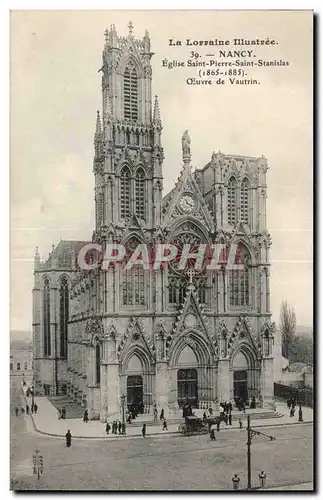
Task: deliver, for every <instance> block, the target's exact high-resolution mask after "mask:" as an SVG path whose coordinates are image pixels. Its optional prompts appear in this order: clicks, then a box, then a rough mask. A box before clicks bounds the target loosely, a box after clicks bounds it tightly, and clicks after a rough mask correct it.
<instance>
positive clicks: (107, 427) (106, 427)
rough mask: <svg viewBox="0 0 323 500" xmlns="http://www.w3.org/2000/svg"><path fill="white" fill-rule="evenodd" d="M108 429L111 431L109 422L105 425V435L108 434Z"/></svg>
mask: <svg viewBox="0 0 323 500" xmlns="http://www.w3.org/2000/svg"><path fill="white" fill-rule="evenodd" d="M110 429H111V425H110V424H109V422H107V425H106V426H105V432H106V433H107V434H109V432H110Z"/></svg>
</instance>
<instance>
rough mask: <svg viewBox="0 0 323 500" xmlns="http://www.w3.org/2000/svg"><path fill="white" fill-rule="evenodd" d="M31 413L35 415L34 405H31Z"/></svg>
mask: <svg viewBox="0 0 323 500" xmlns="http://www.w3.org/2000/svg"><path fill="white" fill-rule="evenodd" d="M30 413H34V405H33V404H31V405H30Z"/></svg>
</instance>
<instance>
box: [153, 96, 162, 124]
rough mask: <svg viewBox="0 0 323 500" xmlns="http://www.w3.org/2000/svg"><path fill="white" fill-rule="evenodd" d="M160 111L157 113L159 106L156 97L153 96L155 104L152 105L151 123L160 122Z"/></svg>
mask: <svg viewBox="0 0 323 500" xmlns="http://www.w3.org/2000/svg"><path fill="white" fill-rule="evenodd" d="M160 121H161V120H160V111H159V104H158V97H157V95H155V103H154V114H153V122H154V123H157V122H160Z"/></svg>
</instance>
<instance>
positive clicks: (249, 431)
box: [247, 415, 276, 490]
mask: <svg viewBox="0 0 323 500" xmlns="http://www.w3.org/2000/svg"><path fill="white" fill-rule="evenodd" d="M247 422H248V425H247V436H248V440H247V466H248V486H247V490H251V489H252V488H251V441H252V438H253V437H254V436H265V437H267V438H269V439H270V441H274V440H275V439H276V438H274V437H273V436H269V435H268V434H265V433H264V432H260V431H255V430H254V429H252V428H251V426H250V415H248V417H247ZM262 472H263V471H262ZM265 478H266V475H265ZM259 480H260V475H259Z"/></svg>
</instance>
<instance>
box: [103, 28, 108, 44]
mask: <svg viewBox="0 0 323 500" xmlns="http://www.w3.org/2000/svg"><path fill="white" fill-rule="evenodd" d="M104 36H105V41H106V42H107V41H108V38H109V30H108V28H107V29H106V30H105V32H104Z"/></svg>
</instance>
